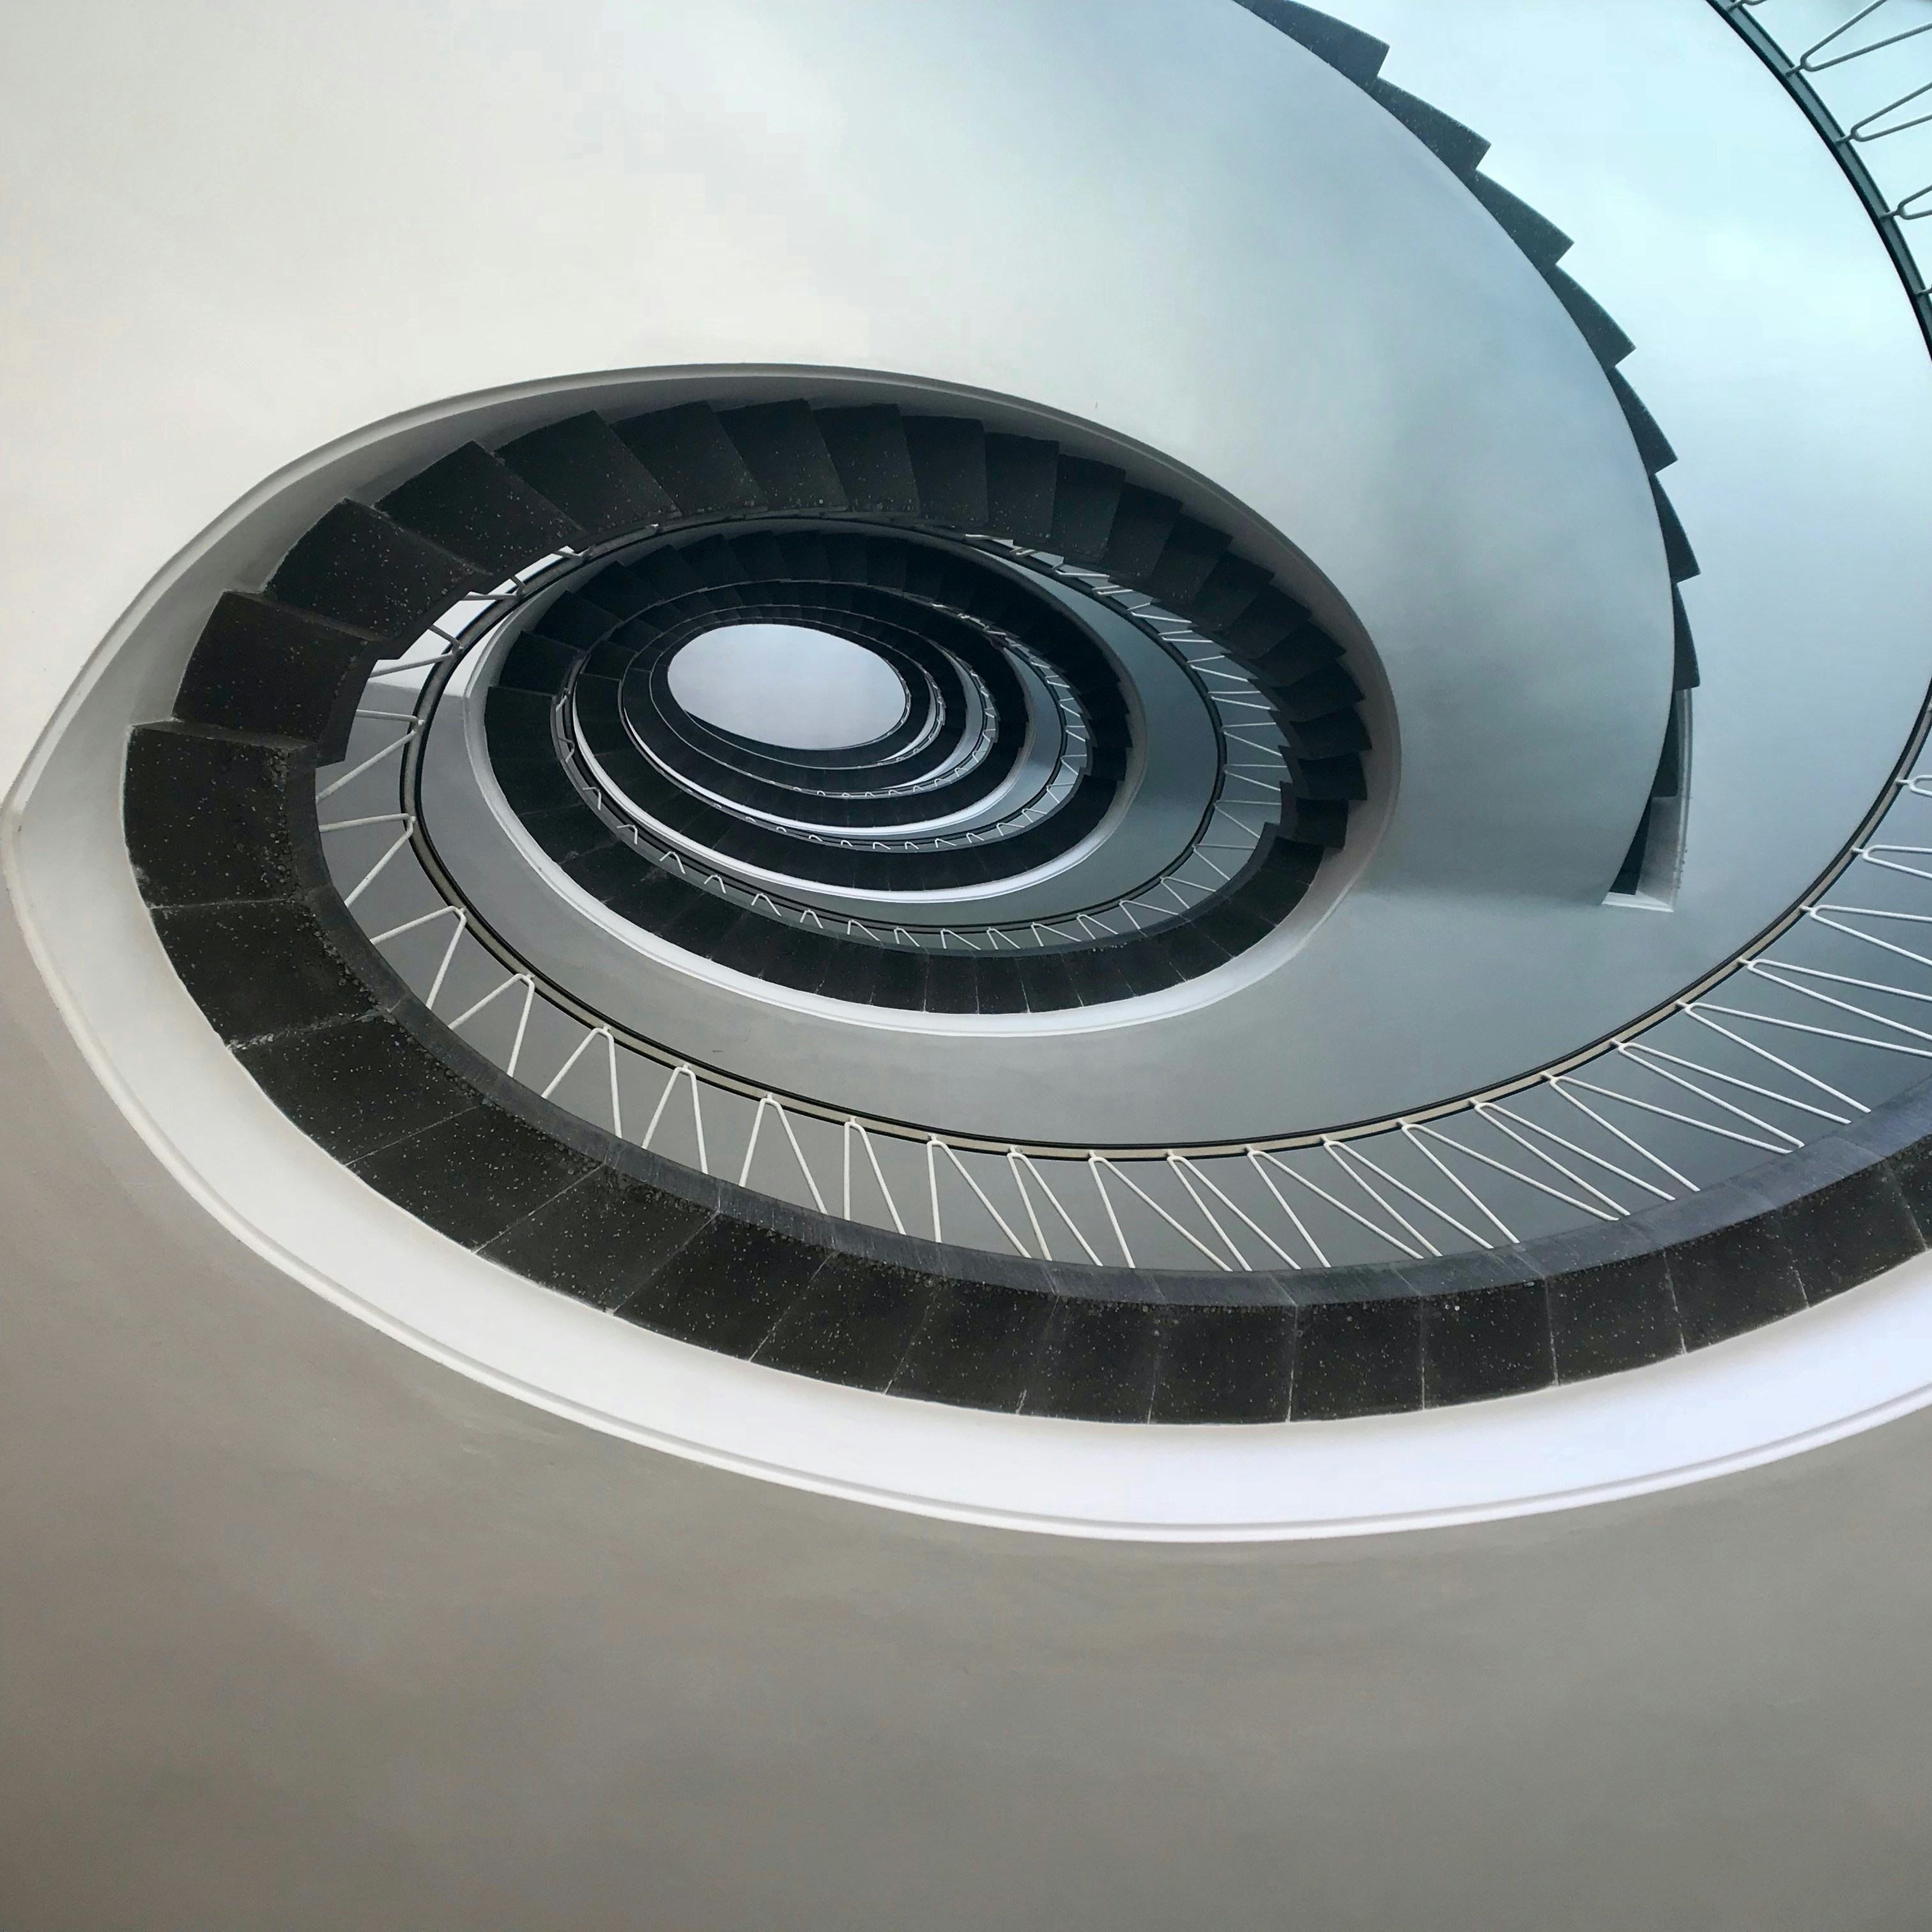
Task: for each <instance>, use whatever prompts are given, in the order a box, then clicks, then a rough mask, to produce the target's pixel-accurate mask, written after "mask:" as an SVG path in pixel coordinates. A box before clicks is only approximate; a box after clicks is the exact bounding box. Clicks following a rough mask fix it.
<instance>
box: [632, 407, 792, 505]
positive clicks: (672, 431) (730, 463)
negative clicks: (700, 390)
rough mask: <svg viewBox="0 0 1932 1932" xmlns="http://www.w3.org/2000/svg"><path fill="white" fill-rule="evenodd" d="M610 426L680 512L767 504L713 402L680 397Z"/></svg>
mask: <svg viewBox="0 0 1932 1932" xmlns="http://www.w3.org/2000/svg"><path fill="white" fill-rule="evenodd" d="M611 427H612V428H613V429H614V430H615V431H616V433H617V434H618V436H619V438H620V439H621V440H622V442H623V443H624V444H625V447H626V448H627V449H629V450H630V452H631V454H632V455H634V456H635V457H636V458H637V460H638V461H639V462H640V463H642V464H643V466H644V467H645V468H646V469H648V470H649V472H651V474H652V475H653V476H655V478H657V480H658V483H659V484H661V485H662V487H664V490H666V491H667V493H669V495H670V497H671V499H673V502H676V505H677V506H678V510H679V514H681V515H683V516H686V517H697V516H705V515H712V514H722V513H725V512H729V511H747V510H761V509H763V508H764V507H765V502H764V498H763V495H762V494H761V493H760V491H759V489H758V486H757V479H756V478H754V477H753V475H752V474H751V471H750V470H749V469H748V468H747V467H746V466H745V459H744V458H743V457H742V456H741V455H739V453H738V446H737V445H736V443H733V441H732V440H731V439H730V437H728V436H727V435H726V434H725V433H724V425H723V424H722V423H721V422H719V421H718V412H717V411H716V410H714V409H713V408H712V407H711V405H710V404H709V403H682V404H679V405H678V406H677V407H676V408H674V409H668V410H655V411H653V412H652V413H650V414H649V415H646V416H631V417H630V418H628V419H627V420H625V421H624V422H618V423H613V425H611Z"/></svg>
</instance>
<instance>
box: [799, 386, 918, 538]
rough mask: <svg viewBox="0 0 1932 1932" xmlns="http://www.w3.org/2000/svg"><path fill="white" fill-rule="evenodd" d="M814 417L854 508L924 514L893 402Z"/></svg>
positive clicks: (821, 412) (889, 513)
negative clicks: (920, 509)
mask: <svg viewBox="0 0 1932 1932" xmlns="http://www.w3.org/2000/svg"><path fill="white" fill-rule="evenodd" d="M814 414H815V415H816V416H817V419H818V429H819V434H820V435H821V436H822V437H823V438H824V439H825V445H826V449H827V451H828V452H829V454H830V455H831V458H832V466H833V467H834V468H835V469H836V470H837V471H838V480H839V482H840V484H841V487H843V488H844V492H845V499H846V502H847V504H848V505H850V508H853V509H854V510H866V511H874V512H876V513H877V514H882V515H886V516H908V517H916V516H917V515H918V514H919V484H918V481H917V479H916V478H915V477H914V476H913V467H912V455H911V452H910V450H909V449H907V446H906V437H905V428H904V423H903V422H902V421H901V418H900V416H899V413H898V410H895V408H893V407H892V405H891V404H889V403H868V404H858V405H856V406H855V407H849V408H842V409H822V410H816V411H814Z"/></svg>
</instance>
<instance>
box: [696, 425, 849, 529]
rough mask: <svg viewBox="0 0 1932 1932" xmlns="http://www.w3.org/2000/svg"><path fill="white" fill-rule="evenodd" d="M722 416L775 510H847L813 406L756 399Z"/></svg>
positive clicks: (725, 426) (726, 428) (844, 496)
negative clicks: (755, 401) (754, 401)
mask: <svg viewBox="0 0 1932 1932" xmlns="http://www.w3.org/2000/svg"><path fill="white" fill-rule="evenodd" d="M718 421H719V422H721V423H722V424H723V425H724V433H725V434H726V435H727V436H728V437H730V439H731V440H732V442H733V443H734V444H736V446H737V449H738V452H739V455H741V456H742V457H743V458H744V459H745V468H746V469H748V470H749V471H750V472H751V475H752V476H753V478H754V479H755V480H756V481H757V487H758V490H759V492H760V494H761V495H762V496H763V498H764V499H765V502H766V504H767V505H769V507H770V508H772V509H774V510H843V509H844V508H847V497H846V494H845V486H844V484H842V483H841V482H840V481H839V480H838V470H837V469H835V467H834V466H833V465H832V452H830V450H829V449H827V448H826V442H825V438H824V437H823V435H822V434H820V431H819V428H818V425H817V422H815V421H814V419H813V416H812V413H811V408H810V407H809V406H808V404H804V403H802V402H784V403H754V404H751V405H750V406H749V407H746V408H744V409H738V410H724V412H722V413H721V414H720V416H719V417H718Z"/></svg>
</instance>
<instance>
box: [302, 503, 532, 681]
mask: <svg viewBox="0 0 1932 1932" xmlns="http://www.w3.org/2000/svg"><path fill="white" fill-rule="evenodd" d="M493 581H494V580H493V578H492V577H491V575H490V572H489V571H486V570H478V568H477V566H476V565H475V564H473V563H472V562H469V560H468V559H466V558H464V557H460V556H456V555H455V554H454V553H452V552H451V551H449V550H445V549H444V548H443V547H442V545H441V544H434V543H432V542H431V541H429V539H428V538H427V537H421V536H419V535H416V532H414V531H413V530H406V529H404V528H403V526H401V524H400V523H397V522H395V520H393V519H392V518H391V517H386V516H385V515H383V513H382V512H381V511H380V510H372V509H371V508H369V506H368V505H367V504H366V503H357V502H347V501H345V502H340V503H338V504H337V505H335V508H333V509H332V510H329V511H326V512H325V513H324V514H323V516H322V517H320V518H319V519H318V520H317V521H316V522H315V523H314V524H312V525H311V526H310V528H309V529H308V531H307V532H305V534H304V535H302V537H301V538H299V539H298V540H297V541H296V544H295V546H294V547H293V549H291V550H290V552H289V553H288V555H287V556H285V557H284V558H283V559H282V560H281V563H280V564H279V565H278V566H277V567H276V570H275V575H274V576H273V577H271V578H270V579H269V595H271V596H272V597H274V598H276V599H278V601H281V602H282V603H284V604H293V605H294V606H295V607H296V608H297V609H299V610H308V611H311V612H313V613H314V614H315V615H316V616H319V617H324V618H326V619H329V621H330V622H332V623H336V624H341V625H347V626H348V627H349V628H351V629H353V630H362V631H368V632H370V633H371V634H373V635H374V636H377V637H382V638H383V639H385V640H387V641H388V642H389V643H390V644H391V645H392V646H395V647H398V648H406V647H407V646H409V645H410V644H413V643H415V641H416V639H417V638H418V637H420V636H421V635H422V633H423V632H424V631H425V630H427V629H428V628H429V626H430V625H431V623H432V622H434V620H435V619H437V618H438V617H440V616H443V613H445V612H446V611H447V610H449V608H450V607H451V606H452V605H453V604H456V603H458V602H459V601H461V599H462V598H463V597H465V596H466V595H469V594H470V593H471V592H475V591H478V590H487V589H490V588H491V587H493Z"/></svg>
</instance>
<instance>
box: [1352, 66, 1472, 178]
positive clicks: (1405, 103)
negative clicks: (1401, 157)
mask: <svg viewBox="0 0 1932 1932" xmlns="http://www.w3.org/2000/svg"><path fill="white" fill-rule="evenodd" d="M1369 92H1370V93H1371V94H1372V95H1374V96H1375V98H1376V100H1378V101H1380V102H1381V103H1382V105H1383V106H1384V107H1386V108H1387V109H1388V111H1389V112H1390V113H1391V114H1393V115H1394V116H1395V118H1397V120H1398V121H1400V122H1401V123H1402V124H1403V126H1404V127H1406V128H1407V129H1408V130H1409V132H1410V133H1412V134H1413V135H1414V136H1415V138H1416V139H1418V141H1420V142H1421V143H1422V145H1424V147H1425V148H1427V149H1428V150H1429V151H1430V153H1431V154H1433V155H1435V157H1436V159H1437V160H1439V161H1441V162H1442V163H1443V164H1444V166H1446V167H1448V169H1450V170H1451V172H1454V173H1456V174H1459V175H1462V176H1463V177H1464V178H1468V177H1469V175H1473V174H1474V173H1475V172H1476V169H1477V168H1478V166H1481V162H1482V159H1483V157H1484V155H1485V154H1487V153H1488V152H1489V151H1490V144H1489V142H1487V141H1486V140H1484V139H1483V137H1482V136H1481V135H1480V134H1478V133H1476V132H1475V130H1474V129H1473V128H1469V127H1464V126H1463V124H1462V122H1461V121H1454V120H1451V118H1450V117H1449V116H1448V115H1446V114H1445V113H1443V112H1442V110H1441V109H1440V108H1439V107H1430V104H1428V102H1427V101H1418V100H1417V98H1415V95H1412V94H1407V93H1405V92H1403V90H1402V89H1400V88H1399V87H1393V86H1391V85H1390V84H1389V83H1388V82H1387V81H1385V80H1376V81H1373V82H1371V83H1370V86H1369Z"/></svg>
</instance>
